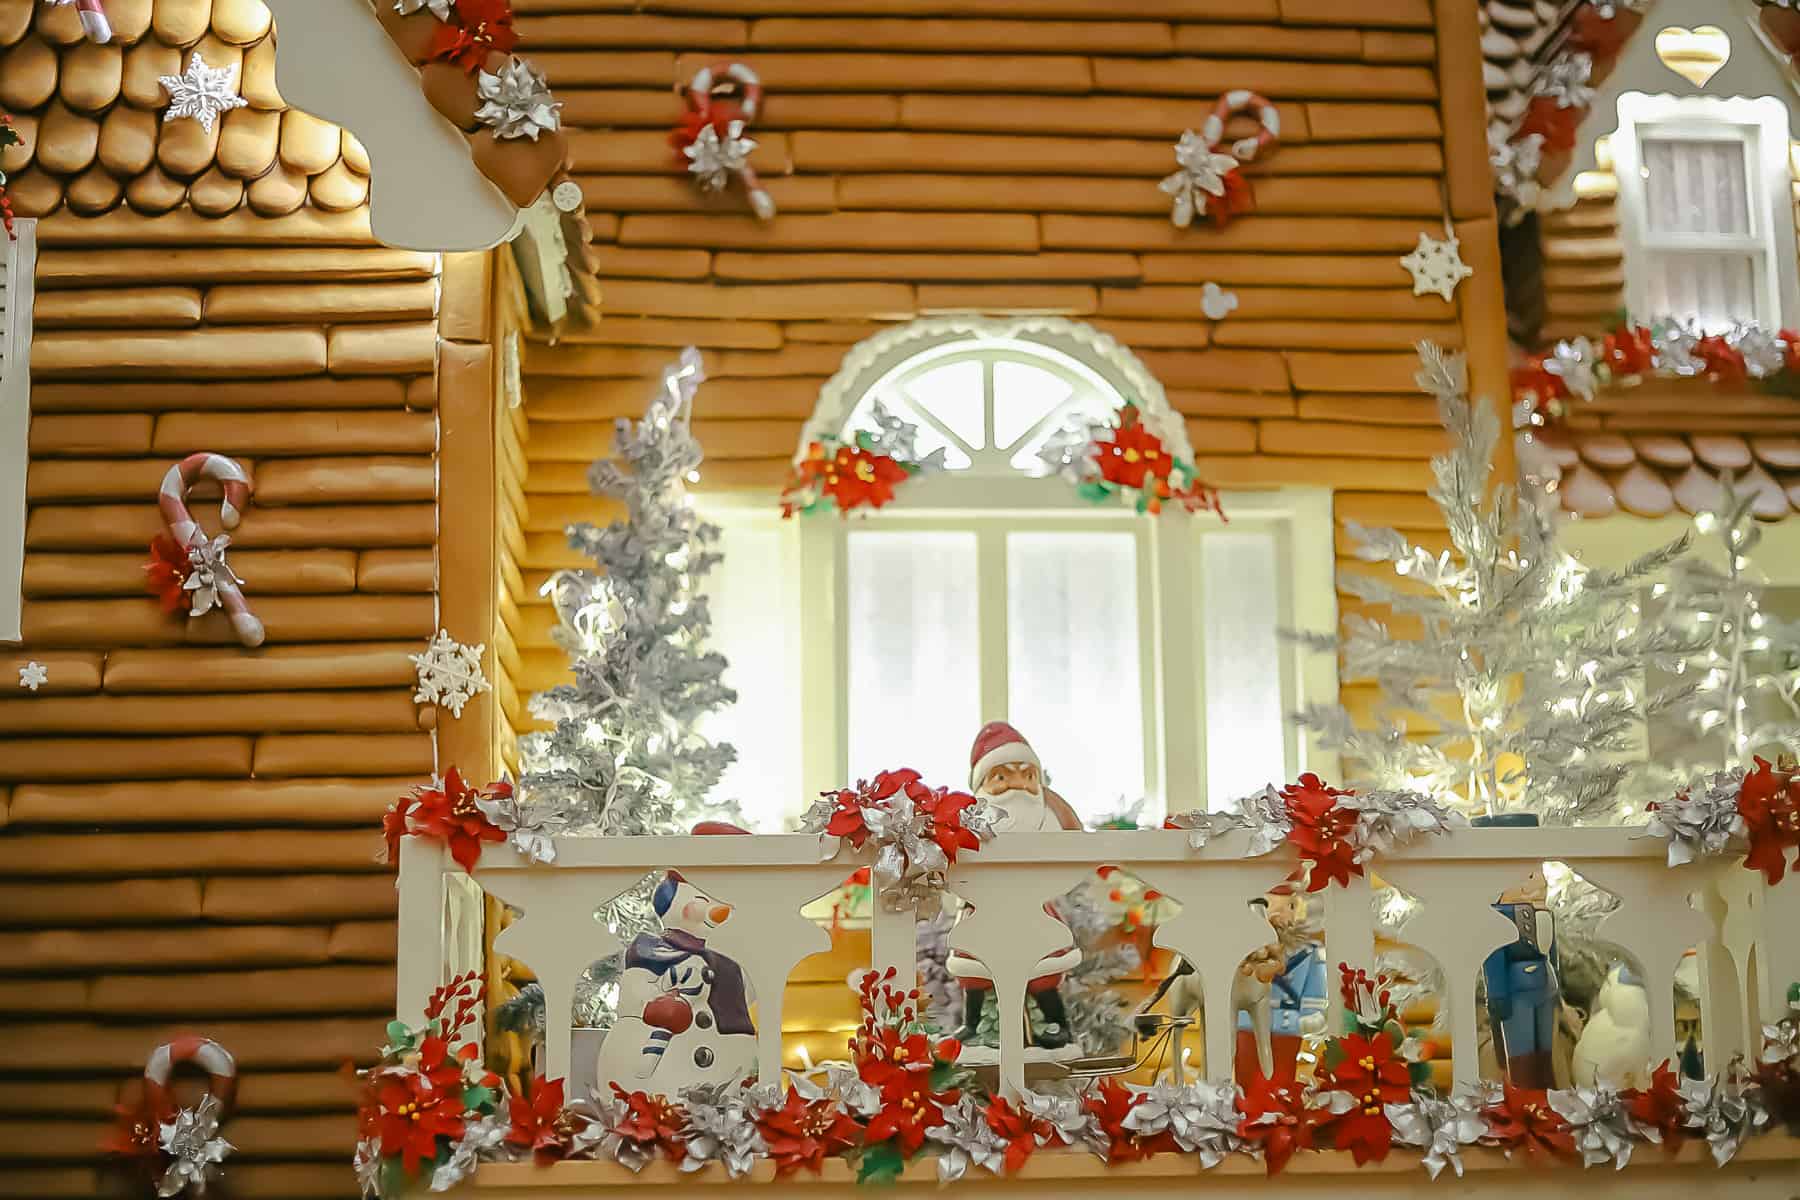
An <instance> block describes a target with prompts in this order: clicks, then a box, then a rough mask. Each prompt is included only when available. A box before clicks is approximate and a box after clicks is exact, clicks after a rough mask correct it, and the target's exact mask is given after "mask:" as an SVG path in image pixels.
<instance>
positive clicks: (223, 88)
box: [159, 51, 250, 133]
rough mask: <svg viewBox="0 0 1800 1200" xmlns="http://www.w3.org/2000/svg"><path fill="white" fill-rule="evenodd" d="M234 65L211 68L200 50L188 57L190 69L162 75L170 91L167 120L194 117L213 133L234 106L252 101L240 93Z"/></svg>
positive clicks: (164, 86) (162, 79) (237, 106)
mask: <svg viewBox="0 0 1800 1200" xmlns="http://www.w3.org/2000/svg"><path fill="white" fill-rule="evenodd" d="M237 72H238V69H237V67H235V66H230V67H209V66H207V65H206V60H205V59H204V58H201V57H200V54H199V52H198V51H196V52H195V53H194V56H193V57H192V58H190V59H189V60H188V65H187V70H185V71H183V72H182V73H181V74H179V75H163V76H160V77H159V78H160V79H161V81H162V85H163V89H164V90H165V91H167V92H168V93H169V108H168V111H166V112H164V113H163V120H164V121H174V120H178V119H180V118H182V117H192V118H194V120H196V121H198V122H200V128H202V129H204V130H206V132H208V133H211V132H212V127H213V122H214V121H216V120H218V119H219V117H220V116H221V115H223V114H224V113H227V112H230V111H231V110H232V109H234V108H244V107H246V106H247V105H248V104H249V103H250V102H249V101H248V100H246V99H244V98H243V97H242V96H240V95H238V93H237Z"/></svg>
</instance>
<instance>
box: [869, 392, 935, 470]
mask: <svg viewBox="0 0 1800 1200" xmlns="http://www.w3.org/2000/svg"><path fill="white" fill-rule="evenodd" d="M862 440H863V441H866V442H867V447H866V448H867V449H868V451H869V453H871V454H885V455H887V456H888V457H889V458H891V459H893V460H894V461H895V462H897V463H901V464H903V465H905V466H907V467H910V468H911V469H912V470H913V471H914V472H915V473H919V474H929V473H931V472H934V471H942V470H944V469H945V466H946V464H945V460H944V448H943V447H942V446H940V447H938V448H937V449H936V450H933V451H932V452H931V453H930V454H927V455H924V456H923V457H921V456H920V454H919V427H918V426H917V425H915V424H913V423H912V422H911V421H908V420H907V419H906V418H905V417H902V416H901V415H900V414H899V413H896V412H894V411H893V410H892V409H890V408H889V407H888V406H887V405H885V404H883V403H882V402H881V401H879V400H876V401H875V402H874V403H872V404H871V405H870V406H869V412H868V415H867V416H865V417H864V418H863V421H862Z"/></svg>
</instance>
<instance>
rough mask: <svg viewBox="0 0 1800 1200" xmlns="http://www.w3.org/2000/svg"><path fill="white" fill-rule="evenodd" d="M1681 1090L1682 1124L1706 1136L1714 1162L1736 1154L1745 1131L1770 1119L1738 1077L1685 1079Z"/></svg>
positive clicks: (1749, 1131)
mask: <svg viewBox="0 0 1800 1200" xmlns="http://www.w3.org/2000/svg"><path fill="white" fill-rule="evenodd" d="M1680 1091H1681V1100H1682V1124H1684V1125H1685V1126H1686V1127H1687V1128H1688V1129H1690V1130H1693V1131H1694V1132H1696V1133H1698V1134H1699V1135H1700V1136H1702V1137H1704V1138H1705V1139H1706V1144H1707V1145H1708V1146H1710V1147H1711V1148H1712V1156H1713V1162H1714V1163H1716V1164H1718V1165H1719V1166H1721V1167H1722V1166H1724V1165H1725V1164H1726V1163H1728V1162H1730V1161H1731V1160H1732V1159H1733V1158H1736V1157H1737V1152H1738V1148H1739V1147H1740V1146H1742V1145H1743V1144H1744V1138H1745V1136H1746V1135H1748V1134H1751V1133H1755V1132H1758V1131H1760V1130H1761V1129H1762V1128H1763V1127H1764V1126H1765V1125H1767V1124H1768V1123H1769V1114H1768V1113H1767V1112H1765V1111H1763V1109H1762V1108H1761V1106H1759V1105H1756V1104H1753V1103H1751V1101H1750V1098H1749V1097H1748V1096H1747V1095H1746V1094H1745V1092H1744V1088H1743V1086H1742V1084H1740V1083H1739V1082H1738V1081H1737V1080H1735V1079H1731V1078H1727V1077H1725V1076H1719V1075H1711V1076H1708V1077H1707V1078H1705V1079H1683V1080H1682V1081H1681V1084H1680Z"/></svg>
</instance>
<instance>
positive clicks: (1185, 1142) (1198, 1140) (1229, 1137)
mask: <svg viewBox="0 0 1800 1200" xmlns="http://www.w3.org/2000/svg"><path fill="white" fill-rule="evenodd" d="M1239 1095H1240V1093H1239V1091H1238V1088H1237V1085H1236V1084H1231V1083H1209V1082H1208V1081H1206V1080H1204V1079H1201V1080H1196V1081H1195V1082H1193V1083H1185V1084H1179V1083H1159V1084H1155V1085H1153V1086H1151V1087H1148V1088H1144V1089H1142V1091H1141V1098H1140V1099H1139V1100H1138V1102H1137V1103H1136V1104H1135V1105H1133V1106H1132V1108H1131V1111H1130V1112H1128V1113H1126V1114H1125V1119H1124V1120H1123V1121H1121V1122H1120V1124H1121V1125H1123V1126H1124V1127H1125V1128H1126V1129H1130V1130H1132V1131H1134V1132H1136V1133H1140V1134H1143V1135H1144V1136H1146V1137H1151V1136H1154V1135H1156V1134H1159V1133H1164V1132H1167V1133H1168V1134H1170V1135H1171V1136H1172V1137H1173V1138H1174V1139H1175V1144H1176V1145H1178V1146H1180V1147H1181V1148H1182V1149H1183V1150H1184V1151H1187V1152H1188V1153H1190V1154H1198V1155H1199V1156H1200V1165H1201V1166H1202V1167H1205V1168H1206V1169H1208V1170H1211V1169H1212V1168H1213V1167H1216V1166H1218V1165H1219V1164H1220V1163H1221V1162H1224V1161H1225V1158H1226V1156H1227V1155H1229V1154H1231V1153H1232V1152H1233V1151H1238V1150H1243V1149H1245V1147H1246V1142H1245V1141H1244V1139H1243V1138H1242V1137H1239V1136H1238V1124H1239V1122H1241V1121H1242V1120H1243V1115H1242V1114H1241V1113H1240V1112H1239V1111H1238V1097H1239Z"/></svg>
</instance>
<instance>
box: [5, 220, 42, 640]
mask: <svg viewBox="0 0 1800 1200" xmlns="http://www.w3.org/2000/svg"><path fill="white" fill-rule="evenodd" d="M13 224H14V227H15V230H16V232H17V235H18V236H17V237H16V239H12V240H9V239H8V238H7V237H6V235H5V233H4V232H0V641H18V640H19V636H20V630H19V621H20V610H21V607H22V604H23V601H22V600H21V598H20V584H21V582H22V579H23V575H24V568H25V470H26V464H27V457H28V452H29V447H30V428H31V293H32V278H33V275H34V273H35V269H36V263H37V222H36V221H15V222H14V223H13Z"/></svg>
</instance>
